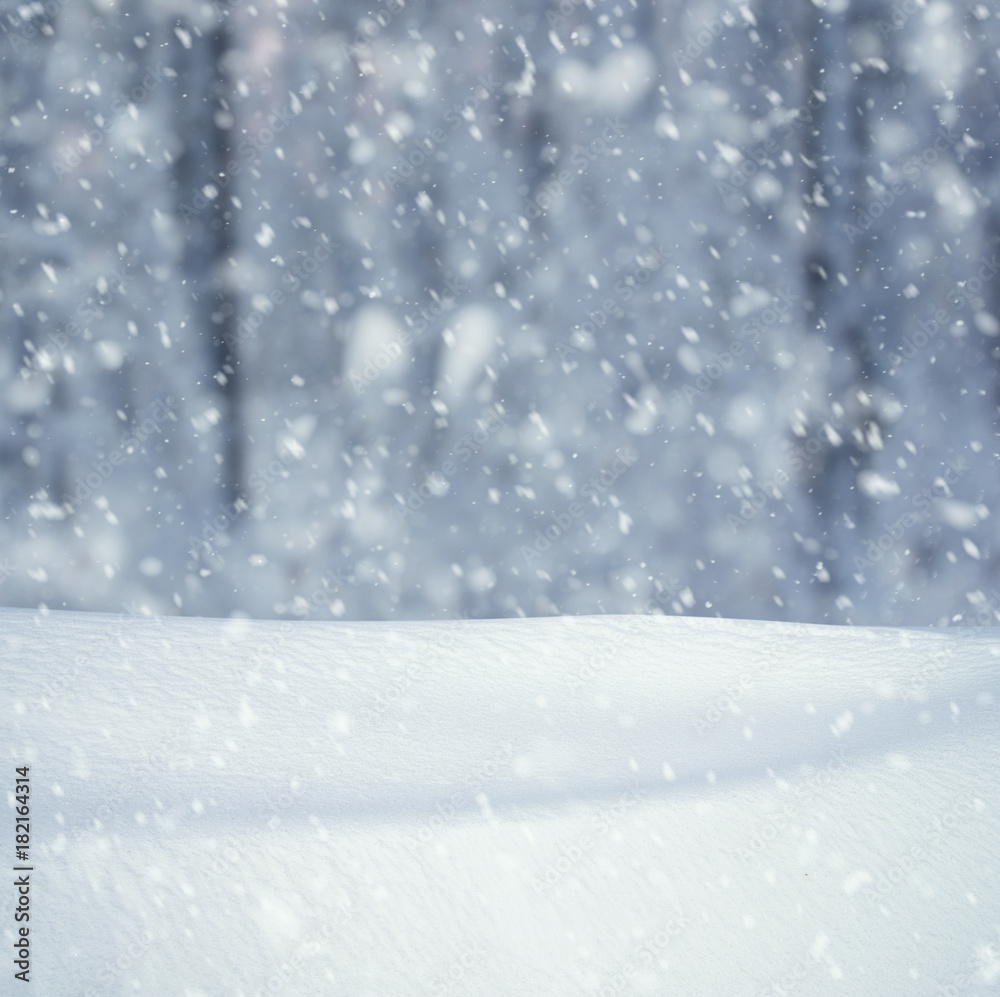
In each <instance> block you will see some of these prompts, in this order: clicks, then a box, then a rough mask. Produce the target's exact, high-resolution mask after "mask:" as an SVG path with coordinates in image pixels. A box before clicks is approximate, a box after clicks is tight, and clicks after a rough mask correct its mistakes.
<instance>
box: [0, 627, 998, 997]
mask: <svg viewBox="0 0 1000 997" xmlns="http://www.w3.org/2000/svg"><path fill="white" fill-rule="evenodd" d="M0 635H2V636H0V655H2V658H0V661H2V670H0V675H2V681H3V696H2V700H0V701H2V703H3V710H4V714H3V718H2V720H0V730H2V734H0V742H2V745H3V751H4V757H5V759H6V762H7V765H8V766H9V768H10V770H11V771H10V772H8V775H9V777H10V779H11V780H13V769H14V766H15V765H24V764H27V765H29V766H30V772H31V780H32V831H31V835H32V838H31V840H32V844H31V859H32V862H33V866H34V872H33V877H34V879H33V881H32V882H33V895H32V918H31V929H32V934H31V939H32V941H31V948H32V953H33V955H32V980H33V982H34V984H35V987H36V990H35V992H36V993H40V994H45V995H52V997H62V995H66V997H69V995H80V994H101V995H118V994H121V995H125V994H150V995H153V994H155V995H159V994H163V995H178V997H195V995H197V997H206V995H212V997H217V995H219V997H221V995H234V997H255V995H257V994H259V993H287V994H303V995H306V994H308V995H340V994H343V995H348V994H350V995H373V997H374V995H379V997H381V995H389V994H392V995H408V994H424V993H449V994H454V995H460V994H491V995H493V994H496V995H501V994H551V995H562V994H567V995H568V994H573V995H581V994H583V995H586V994H594V995H604V994H618V993H632V994H684V995H699V994H705V995H747V997H750V995H758V994H791V993H801V994H803V995H810V994H812V995H819V994H852V995H859V994H865V995H869V994H870V995H880V997H888V995H900V997H902V995H908V997H910V995H920V994H927V995H932V994H933V995H938V994H941V993H949V994H952V993H954V994H959V993H960V994H974V993H997V992H1000V875H998V861H1000V860H998V858H997V855H998V854H1000V821H998V819H997V801H998V795H1000V793H998V790H1000V776H998V761H997V759H998V758H1000V724H998V722H997V721H998V717H997V713H998V703H1000V662H998V656H1000V638H998V636H997V634H996V633H995V632H993V631H992V630H987V629H984V630H981V631H976V630H972V629H964V630H962V631H961V632H956V631H948V632H945V633H942V632H936V631H916V630H890V629H867V628H844V627H839V628H838V627H823V626H800V627H793V626H788V625H782V624H774V623H756V622H746V621H727V620H706V619H677V618H665V617H627V616H622V617H601V618H597V617H581V618H558V619H535V620H504V621H474V622H468V621H463V622H458V623H401V624H378V623H372V624H357V623H309V622H302V623H297V624H280V623H274V622H248V621H232V620H227V621H221V620H198V619H176V618H174V619H169V620H161V619H148V620H147V619H136V618H120V617H113V616H101V615H94V614H71V613H65V614H60V613H51V614H47V615H44V616H42V615H39V614H38V613H35V612H32V611H28V610H10V609H3V610H0ZM10 803H11V806H13V798H12V796H11V797H10ZM4 847H5V848H6V847H7V844H5V846H4ZM11 896H12V891H11V890H10V889H9V888H8V890H6V891H4V895H3V903H4V905H5V916H4V921H3V928H4V933H5V934H4V945H5V947H6V948H7V949H8V951H9V950H10V946H11V945H12V942H13V934H12V931H11V928H12V926H13V920H12V917H11V915H10V911H9V906H10V903H11ZM8 971H10V966H9V964H8V969H7V970H5V972H8ZM949 988H950V989H949ZM25 992H27V991H25Z"/></svg>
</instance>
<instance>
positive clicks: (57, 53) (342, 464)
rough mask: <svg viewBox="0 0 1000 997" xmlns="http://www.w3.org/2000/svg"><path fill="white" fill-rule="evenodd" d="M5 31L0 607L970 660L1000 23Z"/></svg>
mask: <svg viewBox="0 0 1000 997" xmlns="http://www.w3.org/2000/svg"><path fill="white" fill-rule="evenodd" d="M373 3H374V0H372V3H367V4H366V3H358V2H352V0H344V2H337V3H323V2H307V0H273V2H270V0H269V2H259V0H258V2H252V0H230V2H226V3H223V2H216V3H201V2H188V0H164V2H158V3H155V4H154V3H142V2H131V0H121V2H117V3H116V2H114V0H41V2H37V0H36V2H31V3H29V2H22V3H18V2H12V0H3V2H2V3H0V34H2V37H0V105H2V108H3V114H2V121H3V125H2V132H0V316H2V319H0V321H2V326H0V328H2V333H3V349H2V352H0V385H2V401H0V406H2V410H0V424H2V435H0V508H2V518H0V558H2V560H0V578H2V582H0V603H3V604H6V605H12V606H38V605H40V604H44V605H46V606H48V607H50V608H52V609H90V610H102V611H111V612H120V611H121V610H122V608H123V607H124V608H125V609H126V610H128V611H130V612H153V613H166V614H170V613H184V614H195V615H205V616H224V615H230V614H249V615H251V616H254V617H276V616H300V617H301V616H309V617H310V618H313V619H329V618H331V617H337V618H342V619H358V620H378V619H388V618H400V619H420V618H443V617H459V616H461V617H496V616H515V615H527V616H537V615H546V614H553V613H564V614H582V613H628V612H639V611H649V609H650V608H654V609H662V611H663V612H666V613H687V614H698V615H709V616H716V615H721V616H727V617H749V618H760V619H789V620H798V621H804V622H816V623H836V624H846V623H851V624H890V625H924V624H946V623H949V622H964V623H970V622H971V623H978V624H984V623H992V622H994V621H995V620H996V619H998V618H1000V616H998V611H1000V594H998V593H997V592H996V591H994V588H995V586H997V585H998V582H997V580H996V575H997V564H998V551H997V538H998V529H997V528H998V520H997V518H996V516H995V515H994V514H992V503H993V498H994V496H995V494H996V485H997V454H998V448H997V443H998V440H997V413H998V401H1000V398H998V381H997V364H998V358H1000V353H998V346H1000V339H998V334H1000V320H998V315H1000V281H998V280H994V279H993V278H994V277H995V275H996V274H997V272H998V271H1000V263H998V262H997V255H996V254H998V253H1000V247H998V245H997V244H998V242H1000V215H998V203H1000V202H998V180H1000V171H998V164H997V159H996V155H997V149H998V148H1000V98H998V87H1000V66H998V47H1000V25H998V21H997V16H996V12H995V10H994V9H993V7H992V6H989V5H985V4H982V3H951V2H947V0H927V2H918V0H896V2H892V3H890V2H881V3H880V2H862V0H856V2H853V3H849V2H847V0H829V2H821V3H816V2H802V0H794V2H793V0H768V2H764V0H756V2H752V3H748V4H738V3H729V4H720V3H715V2H691V3H681V2H675V0H670V2H659V0H632V2H625V0H621V2H615V0H590V2H573V0H563V2H561V3H559V2H556V0H553V2H552V3H549V4H545V3H540V2H537V0H531V2H529V0H512V2H503V0H488V2H480V3H467V4H446V3H443V2H438V0H408V2H406V3H405V4H404V3H403V2H402V0H383V2H381V3H380V5H378V6H374V5H372V4H373Z"/></svg>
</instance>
